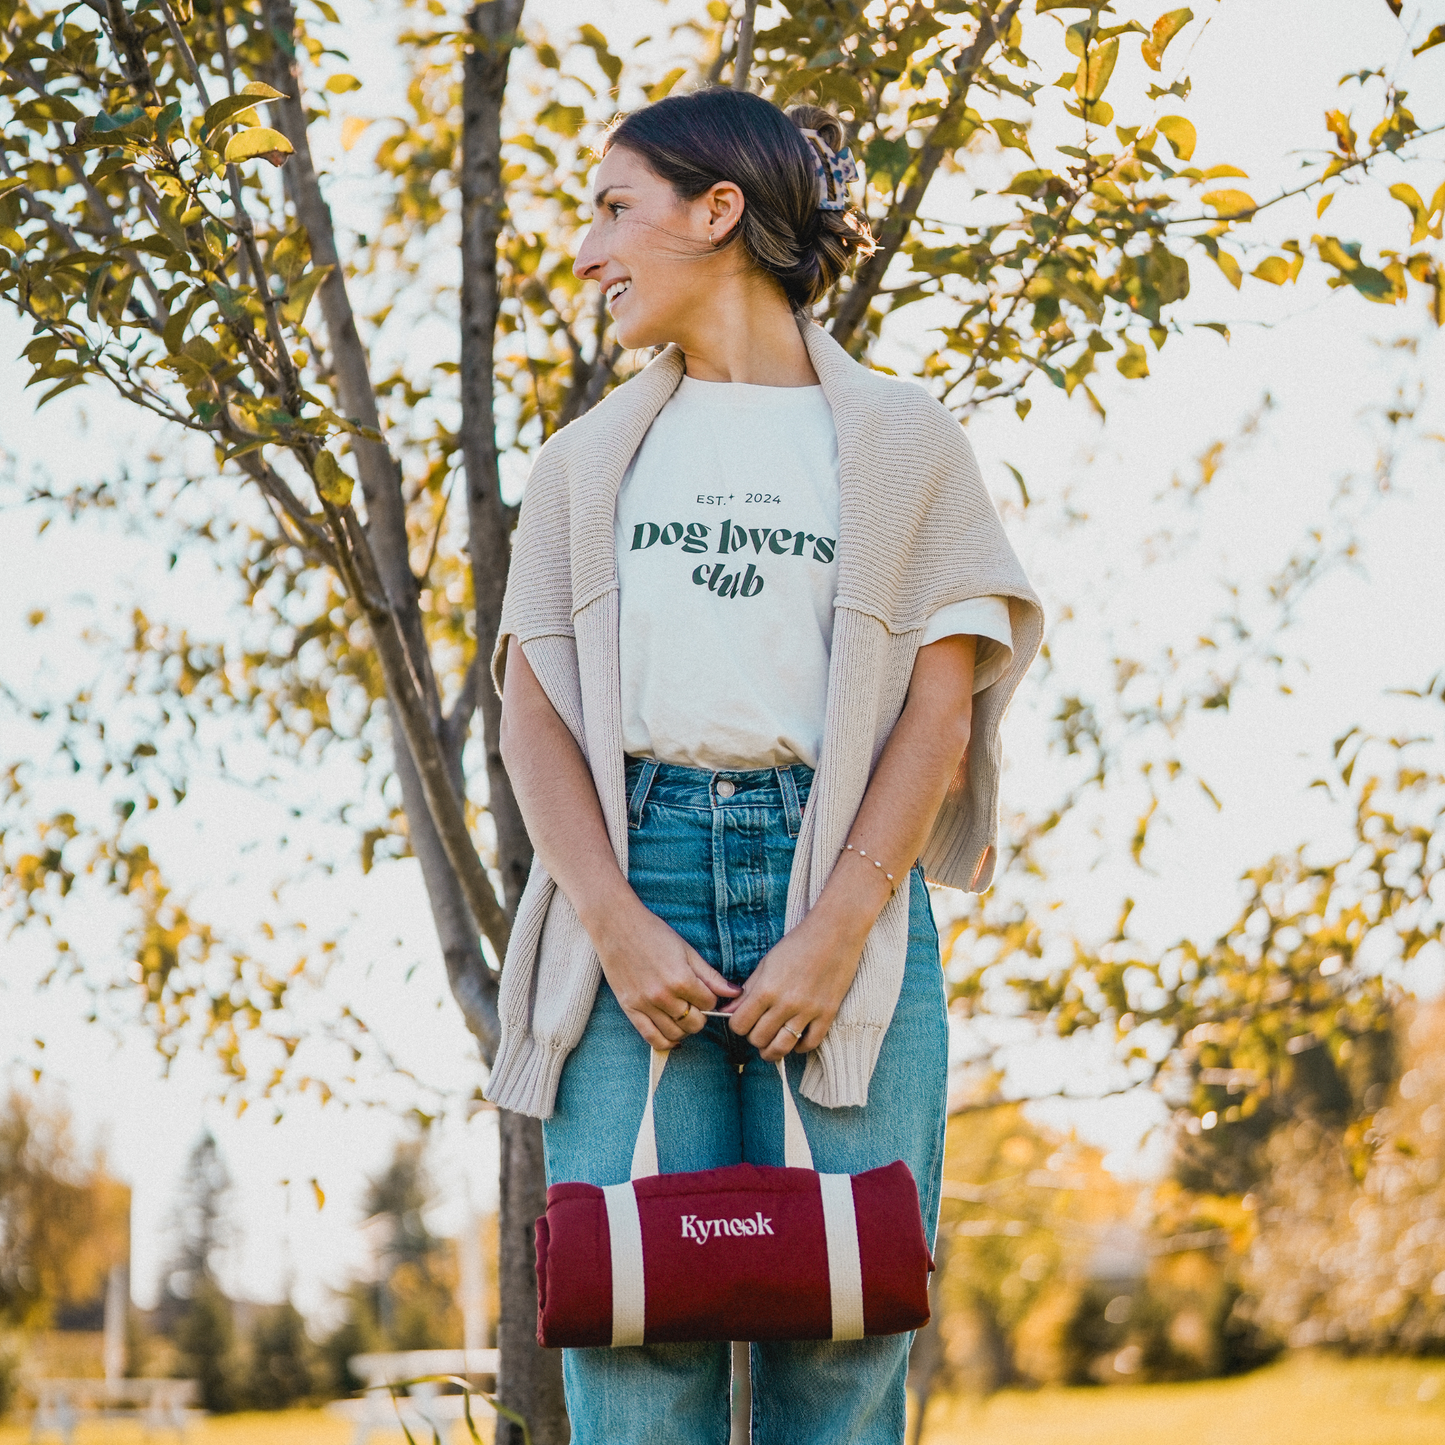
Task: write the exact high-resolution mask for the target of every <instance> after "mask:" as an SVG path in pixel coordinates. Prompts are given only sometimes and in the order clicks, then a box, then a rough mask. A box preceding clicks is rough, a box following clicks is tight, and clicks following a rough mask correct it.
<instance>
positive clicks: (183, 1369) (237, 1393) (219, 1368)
mask: <svg viewBox="0 0 1445 1445" xmlns="http://www.w3.org/2000/svg"><path fill="white" fill-rule="evenodd" d="M175 1338H176V1354H177V1361H176V1365H177V1371H178V1373H179V1374H180V1375H181V1376H182V1377H183V1378H185V1379H188V1380H194V1381H196V1384H197V1387H198V1394H199V1397H200V1403H201V1407H202V1409H205V1410H209V1411H211V1412H212V1414H216V1415H225V1414H228V1413H230V1412H231V1411H232V1410H238V1409H240V1408H241V1404H242V1395H241V1390H240V1378H241V1363H240V1361H239V1360H238V1358H237V1355H236V1321H235V1316H234V1314H233V1312H232V1309H231V1301H230V1300H229V1299H227V1298H226V1296H225V1294H224V1293H223V1292H222V1290H221V1287H220V1285H218V1284H217V1283H216V1281H215V1280H214V1279H212V1278H211V1277H210V1276H209V1275H206V1276H203V1277H202V1278H201V1280H200V1282H199V1283H198V1284H197V1286H196V1292H195V1294H194V1295H193V1296H192V1298H191V1300H190V1303H189V1304H188V1305H187V1307H186V1312H185V1313H184V1314H183V1315H182V1316H181V1318H180V1321H179V1323H178V1324H177V1326H176V1336H175Z"/></svg>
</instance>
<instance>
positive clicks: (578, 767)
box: [501, 639, 787, 1049]
mask: <svg viewBox="0 0 1445 1445" xmlns="http://www.w3.org/2000/svg"><path fill="white" fill-rule="evenodd" d="M501 749H502V761H503V762H504V763H505V764H506V768H507V775H508V777H510V778H511V780H512V790H513V792H514V793H515V794H516V797H517V805H518V807H519V808H521V810H522V819H523V821H524V822H525V823H526V825H527V832H528V834H529V836H530V837H531V839H532V846H533V847H534V848H535V849H536V850H537V857H538V858H540V859H541V861H542V866H543V867H544V868H545V869H546V870H547V872H548V873H549V874H550V875H551V876H552V878H553V880H554V881H555V882H556V884H557V886H558V887H559V888H560V889H561V890H562V892H563V893H565V894H566V895H567V897H568V899H569V900H570V901H571V903H572V906H573V907H574V908H575V909H576V910H577V916H578V918H580V919H581V920H582V926H583V927H584V928H585V929H586V930H587V935H588V937H589V938H591V940H592V943H593V946H594V947H595V948H596V949H597V954H598V957H599V958H600V959H601V960H602V972H603V974H604V975H605V976H606V978H607V982H608V983H609V984H611V986H612V991H613V992H614V993H615V994H616V995H617V1000H618V1002H619V1003H620V1004H621V1005H622V1008H623V1010H624V1012H625V1013H626V1014H627V1017H628V1018H629V1019H631V1020H632V1023H633V1025H634V1027H635V1028H636V1029H637V1031H638V1033H640V1034H641V1035H642V1037H643V1038H644V1039H646V1040H647V1042H648V1043H650V1044H651V1045H652V1046H653V1047H654V1048H658V1049H668V1048H671V1047H672V1046H673V1045H674V1044H676V1043H678V1042H680V1041H681V1040H682V1038H683V1037H684V1035H686V1034H694V1033H697V1032H698V1030H700V1029H701V1028H702V1027H703V1026H704V1024H706V1022H707V1020H706V1019H705V1018H704V1017H703V1016H702V1010H704V1009H714V1008H716V1007H717V1001H718V999H719V998H735V997H736V996H737V993H738V990H737V988H736V987H735V986H734V985H732V984H730V983H729V982H728V981H727V980H726V979H725V978H724V977H723V976H722V975H721V974H720V973H718V972H717V971H716V970H715V969H713V968H710V967H709V966H708V964H707V963H706V962H705V961H704V960H703V958H702V957H701V956H700V955H699V954H698V953H697V952H696V950H694V949H692V948H689V947H688V945H687V944H686V943H685V942H684V941H683V940H682V939H681V938H680V937H679V936H678V935H677V934H676V933H675V932H673V930H672V929H671V928H669V927H668V926H667V924H665V923H664V922H663V921H662V920H661V919H660V918H659V917H657V915H656V914H655V913H651V912H649V911H648V909H647V908H645V907H644V906H643V903H642V900H641V899H639V898H638V896H637V894H636V893H634V892H633V891H632V888H631V886H630V885H629V884H628V882H627V879H626V878H624V877H623V876H622V870H621V869H620V868H619V867H618V866H617V856H616V854H614V853H613V851H612V844H611V842H610V840H609V839H608V837H607V825H606V823H605V822H604V821H603V818H602V805H601V803H599V802H598V800H597V789H596V786H595V785H594V783H593V781H592V773H591V770H590V769H589V768H588V766H587V760H586V759H585V758H584V757H583V756H582V751H581V749H580V748H579V747H578V746H577V743H576V740H575V739H574V738H573V736H572V734H571V733H570V732H569V731H568V729H567V724H566V723H564V722H563V721H562V719H561V718H560V717H559V716H558V715H557V710H556V709H555V708H554V707H553V706H552V703H551V701H550V700H549V699H548V697H547V694H546V693H545V692H544V691H543V690H542V685H541V683H539V682H538V681H537V677H536V674H535V673H534V672H533V671H532V668H531V665H530V664H529V663H528V661H527V658H526V655H525V654H524V653H523V651H522V649H521V647H520V646H519V645H517V644H516V642H515V639H514V640H513V642H512V644H510V645H509V646H508V649H507V671H506V680H505V683H504V685H503V690H502V729H501ZM689 1004H691V1005H692V1009H691V1011H690V1012H689V1011H688V1008H687V1006H688V1005H689ZM679 1017H681V1022H679V1021H678V1020H679ZM784 1037H787V1036H786V1035H784Z"/></svg>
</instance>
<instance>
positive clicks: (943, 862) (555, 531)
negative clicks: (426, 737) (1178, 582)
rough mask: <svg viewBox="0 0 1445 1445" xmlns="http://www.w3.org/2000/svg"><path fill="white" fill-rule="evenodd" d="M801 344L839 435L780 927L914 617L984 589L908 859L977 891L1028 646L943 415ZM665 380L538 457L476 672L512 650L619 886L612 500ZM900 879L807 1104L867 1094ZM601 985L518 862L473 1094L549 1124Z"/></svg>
mask: <svg viewBox="0 0 1445 1445" xmlns="http://www.w3.org/2000/svg"><path fill="white" fill-rule="evenodd" d="M802 332H803V338H804V341H805V342H806V344H807V348H808V354H809V356H810V358H811V359H812V363H813V368H814V370H815V371H816V372H817V374H818V380H819V381H820V382H821V383H822V387H823V395H824V396H825V397H826V398H827V401H828V405H829V407H830V408H831V410H832V413H833V422H834V425H835V427H836V429H837V433H838V463H839V481H840V490H841V518H840V523H839V536H838V592H837V600H836V602H835V604H834V608H835V610H834V618H833V647H832V656H831V660H830V664H829V674H828V704H827V716H826V719H825V722H824V729H823V745H822V749H821V753H820V756H819V760H818V769H817V773H816V776H815V777H814V780H813V788H812V792H811V794H810V795H809V798H808V804H807V807H806V808H805V810H804V812H803V823H802V829H801V831H800V833H799V835H798V840H797V850H796V852H795V854H794V857H793V868H792V875H791V878H790V881H789V886H788V903H787V914H786V926H787V927H788V928H792V927H794V926H795V925H796V924H797V923H798V922H799V921H800V920H801V919H802V918H803V916H804V915H805V914H806V913H807V911H808V909H809V908H810V907H811V906H812V904H813V903H814V902H815V901H816V900H817V898H818V895H819V894H820V893H821V892H822V891H823V886H824V884H826V883H827V881H828V876H829V874H830V873H831V872H832V871H833V865H834V864H835V863H836V862H837V860H838V856H839V854H840V852H841V851H842V847H843V844H844V842H845V841H846V839H847V834H848V830H849V828H850V827H851V826H852V823H853V819H854V817H855V815H856V813H857V811H858V806H859V804H860V803H861V802H862V799H863V793H864V790H865V789H866V788H867V786H868V779H869V777H870V776H871V774H872V771H873V767H874V765H875V763H876V762H877V760H878V756H879V754H880V753H881V752H882V750H883V745H884V743H885V742H886V741H887V740H888V735H889V733H890V732H891V731H892V728H893V725H894V723H895V722H896V721H897V719H898V715H899V713H900V712H901V711H902V709H903V703H904V700H905V697H906V695H907V691H908V682H909V678H910V676H911V674H912V671H913V660H914V657H915V655H916V653H917V651H918V646H919V642H920V639H921V638H922V636H923V629H924V625H925V623H926V622H927V620H928V618H929V617H930V616H931V614H932V613H933V612H935V611H936V610H937V609H938V608H940V607H943V606H945V605H946V604H948V603H951V602H961V601H964V600H966V599H968V598H971V597H986V596H994V597H1005V598H1007V599H1008V604H1009V621H1010V624H1011V626H1012V629H1013V665H1012V667H1011V668H1010V669H1009V671H1008V672H1007V673H1006V674H1005V675H1004V676H1003V677H1001V678H999V679H998V680H997V681H996V682H995V683H993V684H992V686H990V687H988V688H985V689H984V690H983V691H982V692H981V693H979V694H978V695H977V696H976V697H975V698H974V700H973V730H972V741H971V742H970V744H969V751H968V758H967V765H966V766H961V767H960V769H959V772H958V774H957V776H956V777H955V778H954V780H953V783H952V784H951V786H950V789H949V792H948V796H947V798H946V799H945V801H944V804H943V807H942V809H941V810H940V811H939V815H938V819H937V822H936V823H935V825H934V828H933V832H932V834H931V836H930V837H929V839H928V843H927V846H926V847H925V848H924V850H923V854H922V862H923V866H924V870H925V872H926V874H927V875H928V877H929V878H931V879H933V880H934V881H935V882H939V883H945V884H949V885H951V886H953V887H955V888H962V889H966V890H979V889H983V888H987V887H988V885H989V883H990V882H991V881H992V879H993V868H994V859H995V855H996V847H995V843H996V839H997V834H998V775H999V756H1000V743H999V722H1000V720H1001V719H1002V717H1003V713H1004V709H1005V708H1006V707H1007V705H1008V701H1009V699H1010V697H1012V695H1013V692H1014V689H1015V688H1016V687H1017V686H1018V683H1019V679H1020V678H1021V677H1022V676H1023V674H1024V672H1025V671H1026V670H1027V668H1028V666H1029V664H1030V663H1031V662H1032V661H1033V658H1034V655H1035V654H1036V653H1037V651H1038V647H1039V641H1040V638H1041V636H1042V633H1043V612H1042V609H1041V608H1040V606H1039V601H1038V598H1037V597H1036V596H1035V595H1034V592H1033V589H1032V588H1031V587H1030V586H1029V583H1028V579H1027V578H1026V577H1025V576H1024V573H1023V569H1022V568H1021V567H1020V565H1019V562H1018V559H1017V558H1016V557H1015V556H1014V553H1013V549H1012V548H1011V547H1010V546H1009V543H1008V540H1007V538H1006V537H1005V536H1004V532H1003V528H1002V526H1001V525H1000V523H999V519H998V514H997V512H996V511H995V510H994V507H993V504H992V502H991V501H990V499H989V496H988V492H987V491H986V490H985V488H984V484H983V479H982V477H981V476H980V474H979V470H978V463H977V462H976V461H975V460H974V455H973V449H972V448H971V447H970V446H969V444H968V441H967V439H966V438H965V437H964V434H963V432H962V430H961V429H960V428H959V425H958V422H957V421H956V420H955V419H954V418H953V417H952V416H951V415H950V414H949V413H948V411H947V410H945V409H944V407H942V406H940V405H939V403H938V402H937V401H935V400H934V399H933V398H932V397H931V396H929V394H928V393H927V392H926V391H924V390H923V389H922V388H921V387H919V386H917V385H914V384H913V383H910V382H903V381H898V380H896V379H894V378H892V377H888V376H884V375H882V374H880V373H878V372H874V371H869V370H868V369H867V368H865V367H863V366H860V365H859V364H858V363H857V362H855V361H854V360H853V359H852V358H851V357H850V356H849V355H848V354H847V353H846V352H845V351H844V350H843V349H842V347H840V346H839V345H838V344H837V342H835V341H834V340H833V339H832V338H831V337H829V336H828V335H827V333H826V332H824V331H823V330H821V329H820V328H819V327H817V326H815V325H813V324H812V323H806V324H804V325H803V328H802ZM682 375H683V357H682V353H681V352H680V351H679V350H678V348H677V347H675V346H673V347H669V348H668V349H667V350H666V351H664V352H663V353H662V354H661V355H660V356H658V357H657V358H656V359H655V360H654V361H652V362H651V363H650V364H649V365H648V366H647V367H646V368H645V369H644V370H643V371H641V372H640V373H638V375H636V376H634V377H633V378H632V379H631V380H630V381H628V382H627V383H626V384H625V385H624V386H620V387H618V388H617V389H616V390H615V391H613V392H612V393H611V394H610V395H609V396H608V397H607V398H606V399H605V400H604V401H603V402H602V403H601V404H600V405H599V406H597V407H596V408H594V409H593V410H592V411H591V412H589V413H588V414H587V415H585V416H583V417H581V418H580V419H579V420H577V421H575V422H573V423H572V424H571V425H570V426H567V427H565V428H563V429H562V430H561V431H559V432H558V433H557V434H556V435H555V436H553V437H552V438H551V439H550V440H549V441H548V442H547V444H546V445H545V446H544V447H543V448H542V450H541V452H540V453H539V454H538V456H537V460H536V464H535V465H534V467H533V469H532V474H531V477H530V479H529V481H528V483H527V490H526V495H525V497H524V498H523V502H522V515H521V520H520V522H519V524H518V527H517V533H516V537H515V539H514V542H513V548H512V565H511V572H510V575H509V577H508V580H507V594H506V600H505V602H504V604H503V607H502V625H501V629H500V633H499V636H498V639H497V647H496V651H495V653H494V654H493V658H492V672H493V679H494V681H495V682H496V685H497V686H498V688H500V687H501V684H502V675H503V669H504V667H505V665H506V649H507V645H508V642H509V640H511V639H515V640H516V641H517V642H518V643H519V644H520V645H521V647H522V649H523V651H524V652H525V654H526V657H527V661H528V662H529V663H530V664H531V666H532V670H533V671H534V672H535V673H536V675H537V679H538V681H539V682H540V683H541V685H542V687H543V689H544V690H545V692H546V694H547V696H548V698H550V699H551V702H552V705H553V706H554V707H555V708H556V709H557V712H558V714H559V716H560V717H561V718H562V720H563V722H565V723H566V725H567V727H568V729H569V730H570V731H571V733H572V736H573V737H574V738H576V740H577V744H578V746H579V747H580V748H581V750H582V752H583V755H584V756H585V757H586V758H587V760H588V764H589V766H590V768H591V770H592V777H593V781H594V782H595V784H596V787H597V796H598V799H599V800H600V802H601V804H602V815H603V817H604V819H605V820H606V824H607V831H608V836H609V837H610V838H611V841H612V847H613V850H614V851H615V852H616V855H617V863H618V866H619V867H620V868H621V869H622V871H623V873H624V874H625V873H626V872H627V799H626V795H625V785H624V762H623V753H622V703H621V682H620V668H619V653H618V582H617V558H616V548H615V543H614V530H613V529H614V517H615V512H616V506H617V491H618V488H619V486H620V485H621V482H622V477H623V473H624V472H625V471H626V470H627V467H628V464H629V463H630V462H631V460H632V457H633V454H634V453H635V452H636V451H637V449H638V447H639V446H640V445H641V443H642V439H643V437H644V436H645V435H646V433H647V429H648V427H650V426H651V425H652V421H653V418H654V417H656V415H657V414H658V412H659V411H661V409H662V407H663V404H664V403H665V402H666V401H667V399H668V398H669V397H670V396H671V395H672V393H673V391H674V390H676V388H677V385H678V383H679V381H680V380H681V378H682ZM900 871H901V870H900ZM907 880H908V874H907V873H906V872H905V873H903V881H902V883H901V884H900V886H899V889H898V892H897V893H896V894H895V895H894V897H893V898H891V899H890V900H889V901H888V903H887V904H885V905H884V908H883V911H882V912H881V913H880V914H879V915H878V920H877V922H876V923H875V924H874V926H873V930H872V932H871V933H870V934H869V936H868V940H867V942H866V944H865V945H864V948H863V957H862V961H861V962H860V964H859V966H858V973H857V976H856V977H855V978H854V980H853V985H852V987H851V988H850V989H849V990H848V994H847V996H846V998H844V1000H843V1004H842V1007H841V1008H840V1009H839V1011H838V1016H837V1018H836V1019H835V1020H834V1022H833V1026H832V1028H831V1029H829V1031H828V1034H827V1036H826V1037H825V1038H824V1040H823V1043H822V1045H821V1046H820V1047H819V1048H818V1049H817V1050H815V1051H814V1052H813V1053H811V1054H810V1055H808V1063H807V1067H806V1069H805V1071H804V1074H803V1082H802V1090H803V1093H804V1094H805V1095H806V1096H807V1097H808V1098H810V1099H812V1100H813V1101H814V1102H816V1103H818V1104H822V1105H825V1106H828V1107H832V1108H838V1107H842V1106H845V1105H858V1104H865V1103H866V1102H867V1101H868V1083H869V1080H870V1078H871V1077H872V1074H873V1067H874V1064H875V1063H876V1061H877V1058H878V1050H879V1047H880V1046H881V1044H882V1042H883V1035H884V1033H885V1032H886V1030H887V1028H888V1024H889V1021H890V1019H891V1018H892V1016H893V1009H894V1006H895V1004H896V1003H897V1001H898V994H899V990H900V988H901V987H902V982H903V968H904V960H905V957H906V954H907V950H908V886H907ZM601 972H602V971H601V965H600V963H599V962H598V958H597V953H596V951H595V950H594V949H593V947H592V943H591V940H590V939H589V938H588V936H587V933H586V931H585V930H584V929H583V927H582V925H581V923H580V922H579V920H578V918H577V914H576V912H575V911H574V909H573V907H572V905H571V903H570V902H569V901H568V900H567V898H566V896H565V895H564V894H563V893H562V892H561V891H560V890H559V889H558V888H557V886H556V885H555V884H554V883H553V881H552V879H551V878H550V877H549V876H548V874H547V873H546V871H545V870H544V869H543V868H542V867H541V865H540V864H538V863H535V862H534V863H533V865H532V872H531V876H530V878H529V879H528V881H527V886H526V889H525V890H524V892H523V894H522V898H521V902H520V903H519V905H518V908H517V917H516V921H515V923H514V925H513V928H512V937H511V942H510V944H509V945H508V948H507V956H506V960H505V962H504V965H503V969H502V982H501V999H500V1013H501V1024H502V1038H501V1044H500V1047H499V1048H498V1050H497V1057H496V1061H495V1063H494V1064H493V1066H492V1074H491V1079H490V1081H489V1083H488V1085H487V1089H486V1094H487V1098H489V1099H491V1100H492V1101H493V1102H494V1103H497V1104H499V1105H501V1106H502V1107H503V1108H506V1109H513V1110H516V1111H518V1112H520V1113H524V1114H532V1115H536V1116H538V1117H541V1118H546V1117H548V1116H549V1115H550V1114H551V1113H552V1109H553V1106H554V1101H555V1098H556V1093H557V1082H558V1080H559V1078H560V1077H561V1073H562V1066H563V1064H564V1063H565V1062H566V1059H567V1055H568V1054H569V1053H570V1052H571V1051H572V1049H573V1048H575V1047H576V1045H577V1043H578V1041H579V1040H580V1039H581V1037H582V1031H583V1029H584V1028H585V1027H586V1024H587V1019H588V1016H589V1015H590V1014H591V1012H592V1005H593V1001H594V999H595V998H596V994H597V985H598V982H599V980H600V979H601Z"/></svg>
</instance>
